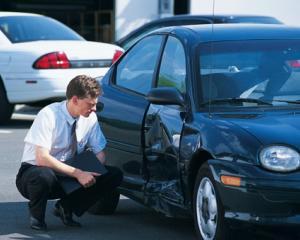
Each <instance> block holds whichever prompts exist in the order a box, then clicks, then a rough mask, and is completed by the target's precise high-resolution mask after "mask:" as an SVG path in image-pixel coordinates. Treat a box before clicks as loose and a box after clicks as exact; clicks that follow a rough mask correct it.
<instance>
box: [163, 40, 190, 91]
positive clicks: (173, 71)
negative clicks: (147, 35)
mask: <svg viewBox="0 0 300 240" xmlns="http://www.w3.org/2000/svg"><path fill="white" fill-rule="evenodd" d="M185 79H186V62H185V52H184V48H183V46H182V44H181V42H180V41H179V40H178V39H177V38H174V37H169V38H168V41H167V44H166V47H165V49H164V53H163V57H162V61H161V65H160V70H159V75H158V81H157V86H158V87H175V88H177V89H178V90H179V91H180V92H181V93H185V92H186V84H185Z"/></svg>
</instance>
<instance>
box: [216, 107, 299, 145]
mask: <svg viewBox="0 0 300 240" xmlns="http://www.w3.org/2000/svg"><path fill="white" fill-rule="evenodd" d="M219 116H220V117H222V118H223V120H225V119H226V120H227V121H229V122H231V123H233V124H235V125H237V126H238V127H240V128H242V129H244V130H245V131H246V132H248V133H249V134H251V135H252V136H254V137H256V139H257V140H258V141H259V142H261V144H263V145H270V144H285V145H292V146H294V147H297V148H298V149H300V124H299V123H300V111H297V112H279V113H278V112H264V113H255V114H240V113H239V114H221V115H219Z"/></svg>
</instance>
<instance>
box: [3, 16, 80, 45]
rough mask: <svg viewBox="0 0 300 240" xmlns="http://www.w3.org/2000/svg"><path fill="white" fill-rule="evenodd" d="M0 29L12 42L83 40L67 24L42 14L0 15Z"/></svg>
mask: <svg viewBox="0 0 300 240" xmlns="http://www.w3.org/2000/svg"><path fill="white" fill-rule="evenodd" d="M0 29H1V31H2V32H3V33H4V34H5V35H6V36H7V38H8V39H9V40H10V41H11V42H12V43H20V42H30V41H39V40H83V38H82V37H81V36H80V35H78V34H77V33H75V32H74V31H73V30H71V29H70V28H68V27H67V26H65V25H63V24H62V23H60V22H58V21H56V20H54V19H51V18H48V17H43V16H9V17H1V18H0Z"/></svg>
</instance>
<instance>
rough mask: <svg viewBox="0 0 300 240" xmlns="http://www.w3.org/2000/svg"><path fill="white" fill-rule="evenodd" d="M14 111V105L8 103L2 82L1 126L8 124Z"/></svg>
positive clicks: (0, 98)
mask: <svg viewBox="0 0 300 240" xmlns="http://www.w3.org/2000/svg"><path fill="white" fill-rule="evenodd" d="M13 111H14V105H13V104H11V103H9V102H8V99H7V96H6V92H5V89H4V86H3V84H2V82H1V80H0V124H4V123H7V122H8V121H9V120H10V118H11V115H12V113H13Z"/></svg>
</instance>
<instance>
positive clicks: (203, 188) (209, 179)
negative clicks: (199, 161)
mask: <svg viewBox="0 0 300 240" xmlns="http://www.w3.org/2000/svg"><path fill="white" fill-rule="evenodd" d="M193 210H194V222H195V228H196V231H197V235H198V237H199V239H203V240H220V239H228V233H229V232H228V228H227V227H226V224H225V222H224V209H223V205H222V202H221V201H220V197H219V194H218V192H217V189H216V186H215V181H214V178H213V176H212V173H211V170H210V169H209V167H208V165H207V163H204V165H203V166H202V167H201V168H200V170H199V172H198V175H197V178H196V182H195V187H194V199H193Z"/></svg>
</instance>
